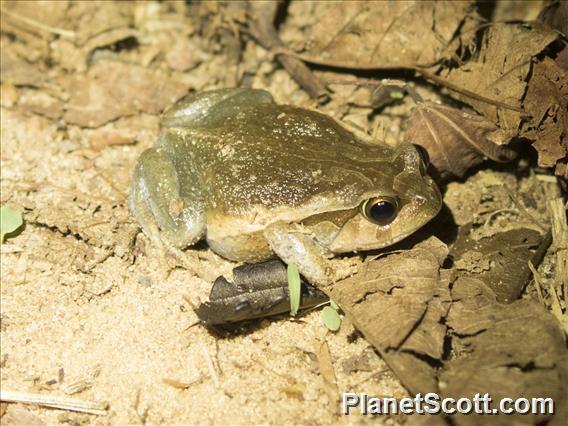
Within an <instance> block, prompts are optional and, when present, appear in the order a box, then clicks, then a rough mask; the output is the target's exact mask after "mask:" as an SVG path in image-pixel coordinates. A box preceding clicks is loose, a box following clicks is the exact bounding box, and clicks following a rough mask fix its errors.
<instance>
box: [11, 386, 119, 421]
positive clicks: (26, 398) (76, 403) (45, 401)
mask: <svg viewBox="0 0 568 426" xmlns="http://www.w3.org/2000/svg"><path fill="white" fill-rule="evenodd" d="M0 400H1V401H3V402H20V403H23V404H34V405H41V406H44V407H50V408H58V409H60V410H67V411H76V412H79V413H86V414H96V415H97V416H104V415H106V414H107V409H108V403H106V402H92V401H83V400H80V399H74V398H67V397H65V396H56V395H42V394H34V393H28V392H18V391H4V390H3V391H0Z"/></svg>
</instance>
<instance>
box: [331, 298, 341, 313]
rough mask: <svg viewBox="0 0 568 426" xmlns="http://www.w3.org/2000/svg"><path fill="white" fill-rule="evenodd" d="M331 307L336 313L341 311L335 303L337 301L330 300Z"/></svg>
mask: <svg viewBox="0 0 568 426" xmlns="http://www.w3.org/2000/svg"><path fill="white" fill-rule="evenodd" d="M329 306H331V307H332V308H333V309H335V310H336V311H339V309H341V308H340V307H339V305H338V304H337V303H335V300H332V299H329Z"/></svg>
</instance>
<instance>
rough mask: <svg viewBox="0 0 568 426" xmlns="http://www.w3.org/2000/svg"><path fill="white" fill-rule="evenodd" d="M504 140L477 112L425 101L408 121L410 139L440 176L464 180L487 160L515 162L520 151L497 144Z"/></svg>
mask: <svg viewBox="0 0 568 426" xmlns="http://www.w3.org/2000/svg"><path fill="white" fill-rule="evenodd" d="M500 137H502V133H501V132H500V130H499V128H498V127H497V126H496V125H495V124H493V122H491V121H490V120H488V119H486V118H485V117H482V116H480V115H478V114H476V113H475V112H474V111H471V110H469V111H467V110H460V109H457V108H453V107H450V106H446V105H439V104H435V103H431V102H425V103H422V104H419V105H417V106H416V107H415V108H414V110H413V111H412V113H411V115H410V118H409V120H408V129H407V131H406V139H407V140H408V141H409V142H411V143H413V144H417V145H420V146H422V147H424V148H425V149H426V150H427V151H428V154H429V156H430V161H431V164H432V165H433V166H434V167H435V169H436V171H437V172H438V173H439V175H440V177H442V178H446V177H448V176H450V175H455V176H459V177H462V176H464V175H465V173H466V172H467V171H468V170H469V169H470V168H472V167H473V166H475V165H477V164H480V163H481V162H483V161H484V160H485V159H486V158H490V159H492V160H494V161H498V162H507V161H511V160H512V159H513V158H515V157H516V152H515V151H514V150H513V149H511V148H510V147H508V146H507V145H499V144H496V143H495V142H493V141H494V140H496V139H499V138H500Z"/></svg>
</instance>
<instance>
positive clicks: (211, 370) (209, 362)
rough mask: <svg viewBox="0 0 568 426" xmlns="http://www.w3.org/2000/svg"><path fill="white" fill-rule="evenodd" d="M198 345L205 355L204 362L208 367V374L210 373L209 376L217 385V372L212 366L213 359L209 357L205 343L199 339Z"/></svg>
mask: <svg viewBox="0 0 568 426" xmlns="http://www.w3.org/2000/svg"><path fill="white" fill-rule="evenodd" d="M199 347H200V348H201V351H202V352H203V355H204V356H205V362H206V363H207V368H208V369H209V374H210V375H211V378H212V379H213V381H214V382H215V385H216V386H219V375H218V374H217V371H216V370H215V367H214V366H213V360H212V359H211V355H209V351H208V350H207V348H206V347H205V344H204V343H203V341H201V340H200V341H199Z"/></svg>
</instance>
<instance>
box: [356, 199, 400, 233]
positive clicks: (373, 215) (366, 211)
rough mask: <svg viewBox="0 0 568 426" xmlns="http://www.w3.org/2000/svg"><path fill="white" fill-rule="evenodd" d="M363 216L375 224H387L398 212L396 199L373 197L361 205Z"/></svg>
mask: <svg viewBox="0 0 568 426" xmlns="http://www.w3.org/2000/svg"><path fill="white" fill-rule="evenodd" d="M361 210H362V212H363V216H365V219H367V220H369V221H370V222H373V223H376V224H377V225H381V226H384V225H388V224H389V223H391V222H392V221H393V220H394V218H395V217H396V214H397V213H398V201H397V200H396V198H392V197H374V198H371V199H370V200H367V201H365V202H364V203H363V205H362V206H361Z"/></svg>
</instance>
